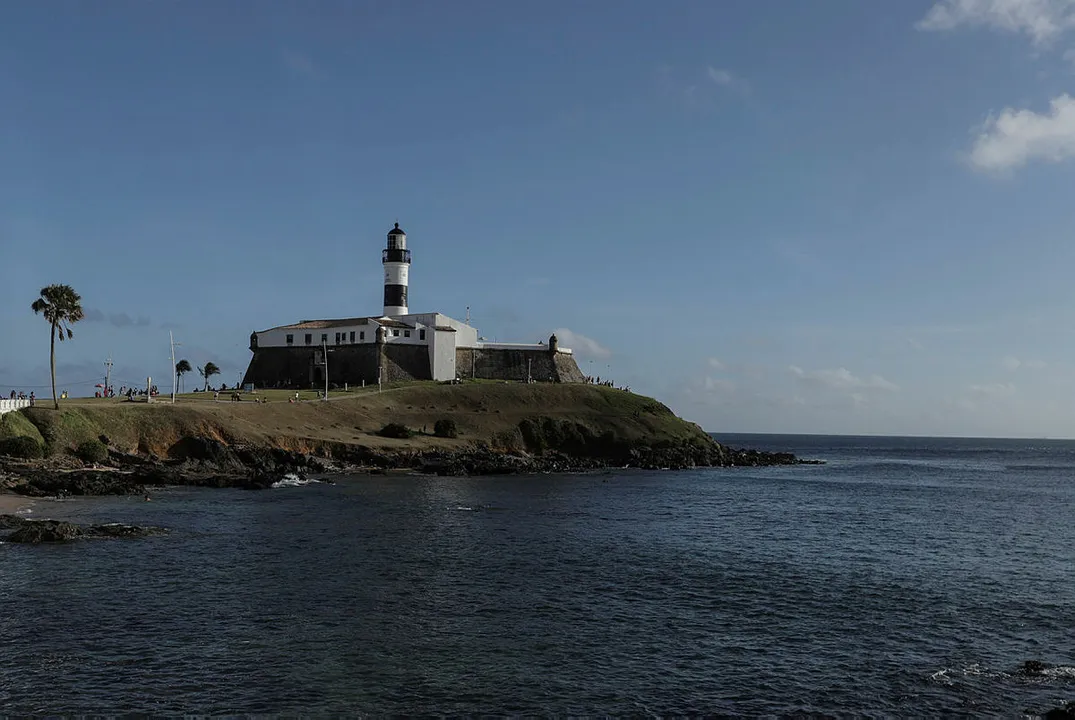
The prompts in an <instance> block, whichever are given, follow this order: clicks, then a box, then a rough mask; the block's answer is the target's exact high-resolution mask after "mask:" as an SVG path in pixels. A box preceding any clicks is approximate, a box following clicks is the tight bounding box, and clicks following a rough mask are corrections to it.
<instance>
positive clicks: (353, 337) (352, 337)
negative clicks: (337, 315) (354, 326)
mask: <svg viewBox="0 0 1075 720" xmlns="http://www.w3.org/2000/svg"><path fill="white" fill-rule="evenodd" d="M354 341H355V331H354V330H352V331H351V342H354Z"/></svg>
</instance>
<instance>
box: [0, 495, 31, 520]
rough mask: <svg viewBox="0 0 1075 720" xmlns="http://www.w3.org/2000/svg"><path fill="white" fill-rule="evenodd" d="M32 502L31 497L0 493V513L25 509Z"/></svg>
mask: <svg viewBox="0 0 1075 720" xmlns="http://www.w3.org/2000/svg"><path fill="white" fill-rule="evenodd" d="M33 504H34V500H33V498H28V497H23V496H22V495H13V494H9V493H0V515H5V514H10V513H14V512H18V511H19V510H25V509H26V508H28V507H30V506H31V505H33Z"/></svg>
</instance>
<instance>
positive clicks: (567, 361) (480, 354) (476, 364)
mask: <svg viewBox="0 0 1075 720" xmlns="http://www.w3.org/2000/svg"><path fill="white" fill-rule="evenodd" d="M455 367H456V372H458V373H459V377H461V378H464V379H465V378H478V379H483V380H515V381H518V382H526V380H527V378H528V377H529V378H532V379H533V380H534V381H535V382H582V381H583V380H584V377H583V374H582V371H580V370H579V367H578V364H577V363H576V362H575V357H574V355H571V354H570V353H562V352H555V353H554V352H550V351H549V350H546V349H536V348H535V349H515V348H458V349H456V351H455Z"/></svg>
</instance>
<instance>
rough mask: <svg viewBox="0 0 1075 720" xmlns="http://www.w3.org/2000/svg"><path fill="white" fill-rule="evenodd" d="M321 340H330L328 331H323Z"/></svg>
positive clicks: (324, 341) (325, 341)
mask: <svg viewBox="0 0 1075 720" xmlns="http://www.w3.org/2000/svg"><path fill="white" fill-rule="evenodd" d="M321 342H323V343H327V342H328V333H321Z"/></svg>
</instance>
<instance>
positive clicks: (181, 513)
mask: <svg viewBox="0 0 1075 720" xmlns="http://www.w3.org/2000/svg"><path fill="white" fill-rule="evenodd" d="M717 437H718V439H720V440H722V441H725V442H728V443H729V444H731V445H734V446H744V447H755V448H758V449H763V450H790V451H792V452H795V453H797V454H799V455H800V456H802V457H807V458H820V459H823V460H826V461H827V464H825V465H819V466H792V467H774V468H732V469H705V470H694V471H682V472H647V471H613V472H600V473H592V474H585V475H540V476H522V477H476V478H441V477H424V476H393V475H387V476H353V477H342V478H337V481H336V483H335V484H320V483H318V484H309V485H304V486H295V487H280V488H277V489H273V490H267V491H260V492H259V491H238V490H199V489H192V488H174V489H166V490H161V491H159V492H155V493H154V494H153V499H152V502H145V501H144V500H143V499H142V498H114V497H113V498H86V499H77V500H72V501H42V502H39V503H38V504H37V505H36V506H35V508H34V509H33V512H32V514H31V516H39V517H44V516H62V517H68V518H71V519H74V520H77V521H82V522H89V521H98V522H100V521H113V520H114V521H121V522H131V523H136V524H151V525H161V526H165V527H168V528H170V529H171V531H172V532H171V534H170V535H168V536H166V537H159V538H149V539H144V540H128V541H120V540H97V541H86V542H80V543H73V544H66V545H57V546H19V545H13V544H2V545H0V641H2V643H0V714H9V715H23V714H50V715H55V714H98V713H104V714H121V713H149V714H155V715H159V714H181V713H182V714H214V715H240V714H259V715H261V714H287V715H295V714H312V715H339V714H344V715H363V714H375V715H383V714H392V715H399V714H430V713H443V714H477V713H482V714H555V715H573V714H595V713H597V714H612V715H624V714H631V715H670V714H677V715H678V714H708V715H718V716H719V715H724V716H741V715H750V716H755V715H812V714H817V715H864V714H865V715H873V716H923V715H940V714H945V715H957V716H958V715H964V716H981V715H1001V716H1006V717H1013V716H1019V715H1020V714H1024V713H1035V712H1042V711H1044V710H1047V709H1049V708H1050V707H1053V706H1055V705H1057V704H1058V703H1059V702H1061V701H1064V700H1072V699H1075V442H1070V441H1045V440H969V439H958V440H956V439H937V438H933V439H931V438H884V437H861V438H855V437H822V436H742V435H719V436H717ZM1027 660H1039V661H1042V662H1044V663H1047V664H1048V665H1049V666H1050V667H1049V669H1047V670H1046V671H1045V672H1044V673H1042V674H1038V675H1033V676H1026V675H1024V674H1022V673H1021V672H1020V667H1021V666H1022V664H1023V662H1024V661H1027Z"/></svg>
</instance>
